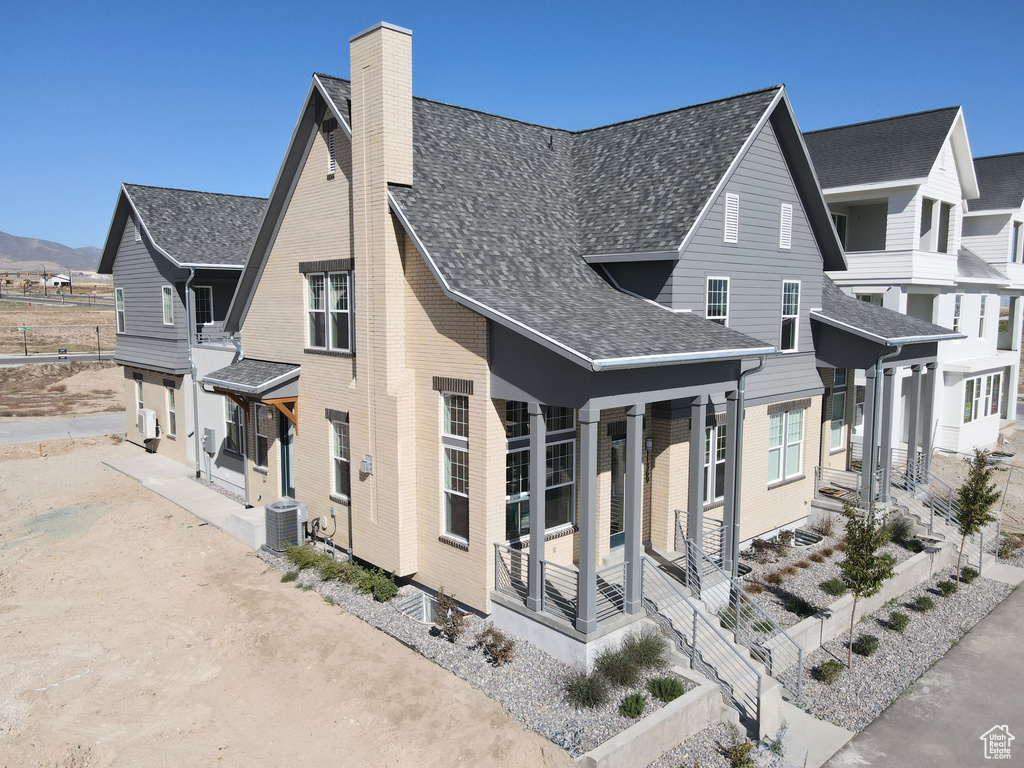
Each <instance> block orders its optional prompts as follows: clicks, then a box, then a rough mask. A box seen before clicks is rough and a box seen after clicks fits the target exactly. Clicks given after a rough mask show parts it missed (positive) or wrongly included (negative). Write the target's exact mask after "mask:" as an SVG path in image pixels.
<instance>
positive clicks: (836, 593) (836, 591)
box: [818, 577, 846, 597]
mask: <svg viewBox="0 0 1024 768" xmlns="http://www.w3.org/2000/svg"><path fill="white" fill-rule="evenodd" d="M818 586H819V587H821V591H822V592H824V593H825V594H826V595H832V597H842V596H843V595H845V594H846V582H844V581H843V580H842V579H840V578H838V577H833V578H831V579H826V580H825V581H823V582H821V584H819V585H818Z"/></svg>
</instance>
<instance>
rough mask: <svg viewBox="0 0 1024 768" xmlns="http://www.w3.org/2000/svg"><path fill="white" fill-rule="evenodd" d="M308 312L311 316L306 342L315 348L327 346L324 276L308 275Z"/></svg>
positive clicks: (309, 316)
mask: <svg viewBox="0 0 1024 768" xmlns="http://www.w3.org/2000/svg"><path fill="white" fill-rule="evenodd" d="M306 288H307V290H306V314H307V316H308V318H309V324H308V326H307V327H308V332H307V335H306V343H307V344H308V345H309V346H310V347H313V348H314V349H326V348H327V316H326V315H327V312H326V304H325V303H324V276H323V275H307V276H306Z"/></svg>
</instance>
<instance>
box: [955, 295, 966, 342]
mask: <svg viewBox="0 0 1024 768" xmlns="http://www.w3.org/2000/svg"><path fill="white" fill-rule="evenodd" d="M963 311H964V295H963V294H962V293H958V294H957V295H956V296H955V297H954V298H953V331H954V332H955V333H960V318H961V316H962V315H963Z"/></svg>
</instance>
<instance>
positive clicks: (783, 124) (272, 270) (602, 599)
mask: <svg viewBox="0 0 1024 768" xmlns="http://www.w3.org/2000/svg"><path fill="white" fill-rule="evenodd" d="M351 55H352V72H353V77H354V82H352V83H350V82H349V81H346V80H341V79H338V78H334V77H329V76H326V75H319V74H318V75H315V76H314V77H313V82H312V84H311V86H310V89H309V91H308V94H307V98H306V101H305V104H304V106H303V109H302V112H301V115H300V118H299V120H298V123H297V125H296V128H295V132H294V133H293V135H292V139H291V142H290V144H289V147H288V149H287V152H286V155H285V158H284V161H283V163H282V166H281V169H280V172H279V174H278V177H277V180H276V181H275V184H274V188H273V191H272V194H271V197H270V200H269V203H268V206H267V211H266V216H265V218H264V220H263V222H262V224H261V226H260V228H259V232H258V234H257V236H256V238H255V241H254V244H253V247H252V250H251V253H250V255H249V257H248V259H247V261H246V264H245V269H244V271H243V273H242V275H241V278H240V280H239V283H238V289H237V292H236V294H235V296H234V299H233V300H232V303H231V307H230V309H229V311H228V314H227V317H226V320H225V324H224V330H225V331H226V332H229V333H240V334H241V338H242V342H243V350H244V359H241V360H238V361H235V362H234V363H232V364H231V365H225V366H224V367H223V368H222V369H220V370H216V371H212V372H210V373H208V374H207V375H205V376H204V377H202V381H203V382H204V383H205V385H206V386H207V387H209V388H211V389H213V390H215V391H216V392H219V393H223V394H225V395H227V396H231V397H233V398H236V399H238V400H239V401H241V402H244V403H246V409H245V410H246V414H247V417H248V423H249V425H250V428H249V429H248V430H247V431H246V436H247V438H246V439H247V441H248V442H247V449H246V455H247V456H248V457H249V460H248V462H247V466H248V493H249V498H250V500H251V502H252V503H253V504H256V503H262V504H266V503H269V502H271V501H274V500H277V499H279V498H281V497H283V496H291V497H294V498H296V499H298V500H299V501H301V502H304V503H305V504H307V505H308V509H309V514H310V516H311V517H314V516H320V515H324V516H330V517H333V518H334V519H335V520H336V521H337V529H336V534H335V540H336V541H338V542H339V543H340V544H342V545H344V546H347V547H350V548H351V550H352V552H353V554H354V555H355V556H357V557H359V558H361V559H363V560H366V561H368V562H370V563H372V564H374V565H376V566H378V567H381V568H384V569H386V570H388V571H390V572H393V573H395V574H396V575H398V576H402V577H408V578H410V579H413V580H414V581H416V582H418V583H420V584H422V585H424V586H426V587H429V588H432V589H433V588H437V587H441V586H444V587H445V589H446V591H447V592H449V593H453V594H454V595H455V597H456V598H457V599H458V600H459V601H461V602H462V603H464V604H465V605H467V606H469V607H471V608H473V609H475V610H477V611H479V612H481V613H484V614H489V615H490V617H491V619H492V620H494V621H495V622H496V623H498V624H500V625H502V626H505V627H507V628H510V629H512V630H513V631H515V632H516V633H517V634H520V635H522V636H526V637H529V638H531V639H532V640H534V641H535V642H537V643H539V644H540V645H541V646H542V647H545V648H547V649H549V650H551V651H552V652H553V653H558V654H560V655H563V656H570V657H571V656H573V655H574V654H578V653H579V652H581V651H580V649H585V648H586V647H587V644H588V643H590V642H592V641H594V640H596V639H597V638H599V637H601V636H602V635H603V634H605V633H607V632H608V631H610V630H611V629H613V628H620V629H621V628H622V627H623V626H625V625H628V623H629V620H631V619H639V618H640V617H642V616H643V615H644V608H643V599H642V598H643V596H644V592H643V590H644V587H643V584H644V580H643V577H642V574H643V573H644V572H645V570H644V568H645V565H647V564H648V563H649V561H647V560H646V558H645V556H644V552H645V550H647V551H652V552H661V553H665V554H666V555H667V556H669V557H670V558H671V557H675V556H676V555H677V554H678V552H679V551H680V550H683V549H685V547H686V543H685V541H686V539H690V540H692V541H693V542H695V544H696V546H698V547H700V548H701V549H702V550H703V551H705V552H706V553H708V554H709V555H710V556H711V557H713V558H714V559H717V560H719V561H720V562H722V563H723V564H724V565H725V567H726V568H735V567H736V565H737V552H738V550H739V548H740V547H741V544H742V543H744V542H748V541H749V540H750V539H752V538H754V537H758V536H765V535H769V534H771V533H773V532H775V531H778V530H779V529H780V528H783V527H786V528H791V527H795V526H797V525H799V524H802V523H803V522H804V521H806V520H807V518H808V516H809V515H810V514H811V504H812V502H813V501H814V497H815V490H816V485H815V473H816V469H817V467H818V466H819V465H826V466H831V465H832V463H834V464H835V465H836V466H838V467H841V468H842V469H845V468H846V467H847V466H848V465H849V461H848V459H847V453H848V447H849V443H850V441H849V433H850V428H851V424H852V420H853V415H854V412H855V408H854V403H853V397H852V394H853V386H854V382H853V369H863V370H867V371H868V375H869V378H870V381H872V382H876V381H877V382H878V386H877V387H873V388H871V391H870V392H869V393H868V396H867V398H866V404H865V407H866V409H867V410H868V412H869V415H868V417H867V420H866V421H867V423H868V424H873V423H874V422H875V417H874V415H873V414H874V412H875V405H876V403H877V402H878V399H877V397H876V392H877V391H881V389H882V384H881V380H882V379H883V378H885V379H886V380H889V381H891V380H892V371H893V370H895V369H896V368H898V367H912V371H913V373H912V375H911V379H912V380H913V381H914V382H916V384H917V386H918V390H917V391H918V392H920V391H921V384H922V375H921V371H922V367H923V366H924V367H926V366H928V365H934V364H935V360H936V356H937V348H938V343H939V342H940V341H942V340H944V339H949V338H954V337H959V335H958V334H955V333H952V332H950V331H948V330H947V329H944V328H940V327H937V326H935V325H932V324H931V323H929V322H926V321H923V320H918V319H916V318H913V317H906V316H905V315H901V314H898V313H894V312H891V311H889V310H886V309H883V308H880V307H872V306H868V305H865V304H862V303H861V302H857V301H855V300H853V299H851V298H849V297H847V296H845V295H844V294H843V293H842V292H841V291H839V290H838V289H837V288H836V287H835V285H834V284H833V283H832V282H831V281H830V280H829V279H828V278H826V277H825V270H828V271H830V272H831V273H834V274H836V275H841V274H842V273H843V270H844V269H845V267H846V264H845V261H844V256H843V251H842V248H841V246H840V243H839V241H838V239H837V236H836V232H835V230H834V228H833V225H832V220H831V218H830V215H829V211H828V208H827V207H826V205H825V203H824V200H823V198H822V195H821V191H820V188H819V186H818V184H817V180H816V177H815V172H814V169H813V168H812V166H811V163H810V160H809V157H808V155H807V152H806V149H805V147H804V143H803V139H802V137H801V134H800V132H799V129H798V127H797V124H796V120H795V118H794V116H793V113H792V109H791V106H790V103H789V100H788V97H787V95H786V92H785V89H784V88H783V87H782V86H776V87H772V88H768V89H765V90H762V91H756V92H753V93H748V94H743V95H740V96H735V97H732V98H728V99H722V100H719V101H713V102H708V103H705V104H699V105H695V106H692V107H686V108H683V109H679V110H674V111H672V112H666V113H663V114H658V115H652V116H650V117H645V118H640V119H637V120H631V121H626V122H622V123H617V124H614V125H610V126H605V127H602V128H596V129H593V130H587V131H578V132H571V131H564V130H559V129H554V128H547V127H544V126H539V125H532V124H529V123H524V122H520V121H517V120H512V119H507V118H503V117H497V116H494V115H490V114H485V113H481V112H477V111H473V110H470V109H464V108H461V107H455V106H451V105H447V104H442V103H438V102H434V101H430V100H427V99H421V98H414V97H413V95H412V71H411V33H409V32H408V31H407V30H402V29H400V28H397V27H393V26H391V25H387V24H380V25H377V26H375V27H373V28H372V29H370V30H367V31H366V32H364V33H362V34H360V35H356V36H355V37H354V38H353V39H352V41H351ZM886 356H888V359H885V358H886ZM762 366H763V367H762ZM876 374H877V375H876ZM932 378H933V377H925V379H926V380H927V381H930V380H931V379H932ZM926 399H927V398H924V399H922V402H921V410H922V411H923V410H924V409H925V408H926V404H925V403H924V402H923V400H926ZM915 402H916V401H915ZM880 413H881V417H882V418H881V421H882V423H883V425H888V421H887V420H886V419H890V418H891V413H888V414H887V413H886V411H885V409H880ZM833 414H834V415H835V417H834V418H833ZM693 424H696V425H697V428H696V429H694V428H692V426H691V425H693ZM882 431H883V432H884V431H885V430H884V429H883V430H882ZM889 431H890V432H891V429H890V430H889ZM871 438H872V440H871V441H870V442H871V443H872V444H874V443H875V442H876V440H877V441H878V442H882V443H883V444H884V441H883V440H880V439H879V435H878V434H872V435H871ZM868 476H870V478H871V479H870V482H871V483H873V482H874V477H875V473H873V472H866V473H865V477H866V478H867V477H868ZM538 479H542V481H541V482H542V484H541V483H540V482H536V481H537V480H538ZM540 488H543V493H539V492H538V491H539V489H540ZM866 493H873V492H872V491H870V490H869V491H866ZM567 648H568V649H570V650H568V651H567Z"/></svg>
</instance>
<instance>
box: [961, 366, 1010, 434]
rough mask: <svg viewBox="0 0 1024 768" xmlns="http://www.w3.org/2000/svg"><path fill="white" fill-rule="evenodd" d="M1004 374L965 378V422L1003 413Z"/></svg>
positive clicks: (968, 422)
mask: <svg viewBox="0 0 1024 768" xmlns="http://www.w3.org/2000/svg"><path fill="white" fill-rule="evenodd" d="M1002 400H1003V375H1002V373H990V374H988V375H987V376H976V377H974V378H973V379H964V424H970V423H971V422H972V421H978V420H979V419H983V418H985V417H986V416H997V415H999V414H1000V413H1002V404H1003V403H1002Z"/></svg>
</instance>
